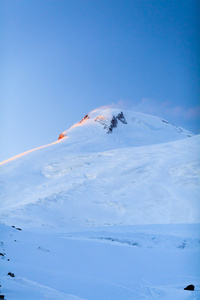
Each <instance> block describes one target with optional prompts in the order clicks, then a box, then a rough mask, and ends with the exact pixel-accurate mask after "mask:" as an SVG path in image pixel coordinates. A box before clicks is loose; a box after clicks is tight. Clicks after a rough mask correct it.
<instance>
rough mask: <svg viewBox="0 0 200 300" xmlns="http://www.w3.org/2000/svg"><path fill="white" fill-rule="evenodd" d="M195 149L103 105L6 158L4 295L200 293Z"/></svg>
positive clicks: (123, 297)
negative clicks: (50, 139)
mask: <svg viewBox="0 0 200 300" xmlns="http://www.w3.org/2000/svg"><path fill="white" fill-rule="evenodd" d="M95 120H96V121H95ZM199 149H200V136H199V135H198V136H193V135H192V134H191V133H189V132H188V131H186V130H184V129H182V128H179V127H178V126H175V125H173V124H170V123H169V122H168V121H166V120H163V119H161V118H156V117H153V116H148V115H145V114H140V113H133V112H129V111H122V110H118V109H111V110H110V109H98V110H95V111H93V112H91V113H89V114H87V115H86V116H85V117H84V118H83V119H82V120H81V121H80V122H79V123H77V124H75V125H74V126H72V127H71V128H70V129H69V130H67V131H66V132H64V133H62V138H60V140H59V141H57V142H55V143H52V144H51V145H47V146H42V147H40V148H38V149H35V150H30V151H28V152H26V153H25V154H21V155H18V156H17V157H15V158H12V159H10V160H8V161H6V162H2V163H1V164H0V285H1V287H0V295H2V297H3V295H5V299H10V300H18V299H20V300H23V299H24V300H26V299H29V300H33V299H34V300H35V299H49V300H52V299H54V300H57V299H71V300H76V299H77V300H78V299H88V300H94V299H95V300H107V299H111V300H128V299H134V300H138V299H174V300H175V299H181V300H182V299H200V284H199V282H200V271H199V270H200V260H199V255H200V235H199V223H200V201H199V199H200V154H199ZM190 284H193V285H194V286H195V289H194V291H186V290H184V288H185V287H186V286H188V285H190Z"/></svg>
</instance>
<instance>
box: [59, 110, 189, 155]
mask: <svg viewBox="0 0 200 300" xmlns="http://www.w3.org/2000/svg"><path fill="white" fill-rule="evenodd" d="M108 135H109V137H108ZM190 136H192V133H191V132H189V131H187V130H185V129H182V128H180V127H178V126H176V125H174V124H171V123H170V122H168V121H166V120H164V119H162V118H158V117H155V116H151V115H147V114H143V113H138V112H133V111H130V110H121V109H117V108H99V109H95V110H93V111H91V112H90V113H88V114H86V115H85V116H84V117H83V119H82V120H81V121H80V122H78V123H76V124H74V125H73V126H72V127H71V128H70V129H68V130H66V131H64V132H62V133H61V134H60V135H59V138H58V139H59V140H60V139H62V138H65V137H67V138H69V139H67V141H66V142H67V143H70V141H72V140H73V143H75V144H76V143H77V141H78V145H80V140H84V146H86V144H87V145H89V144H91V143H92V147H94V148H97V149H98V145H100V144H101V148H102V147H103V150H110V149H115V148H121V147H129V146H144V145H151V144H158V143H163V142H169V141H174V140H178V139H183V138H186V137H190ZM103 145H104V146H103ZM99 150H101V149H99Z"/></svg>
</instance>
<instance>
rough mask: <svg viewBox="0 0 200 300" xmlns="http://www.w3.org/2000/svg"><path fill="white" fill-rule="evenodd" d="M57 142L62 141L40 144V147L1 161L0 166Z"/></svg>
mask: <svg viewBox="0 0 200 300" xmlns="http://www.w3.org/2000/svg"><path fill="white" fill-rule="evenodd" d="M57 143H60V140H58V141H55V142H53V143H51V144H48V145H44V146H40V147H38V148H34V149H31V150H28V151H26V152H23V153H21V154H18V155H16V156H14V157H11V158H9V159H6V160H4V161H2V162H0V166H1V165H3V164H5V163H7V162H9V161H12V160H14V159H16V158H19V157H22V156H24V155H26V154H28V153H31V152H33V151H35V150H39V149H42V148H45V147H48V146H51V145H54V144H57Z"/></svg>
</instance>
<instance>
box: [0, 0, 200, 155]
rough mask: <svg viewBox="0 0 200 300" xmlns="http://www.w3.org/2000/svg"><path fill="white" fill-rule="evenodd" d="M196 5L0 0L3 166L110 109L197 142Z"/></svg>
mask: <svg viewBox="0 0 200 300" xmlns="http://www.w3.org/2000/svg"><path fill="white" fill-rule="evenodd" d="M199 9H200V2H199V1H198V0H190V1H188V0H180V1H179V0H172V1H171V0H159V1H158V0H145V1H144V0H37V1H35V0H28V1H27V0H0V35H1V44H0V54H1V60H0V83H1V89H0V101H1V102H0V139H1V147H0V161H2V160H4V159H7V158H10V157H12V156H14V155H17V154H19V153H21V152H24V151H27V150H30V149H32V148H35V147H38V146H41V145H44V144H48V143H51V142H53V141H55V140H56V139H57V138H58V135H59V133H61V132H62V131H64V130H66V129H68V128H69V127H70V126H71V125H73V124H74V123H75V122H77V121H79V120H80V119H81V118H82V117H83V116H84V115H85V114H86V113H88V112H89V111H91V110H93V109H95V108H97V107H99V106H103V105H110V104H111V103H115V104H119V105H121V106H122V107H125V108H131V109H134V110H136V111H140V112H145V113H150V114H154V115H157V116H160V117H163V118H165V119H167V120H169V121H171V122H173V123H176V124H177V125H179V126H182V127H184V128H186V129H189V130H191V131H193V132H194V133H200V125H199V120H200V84H199V83H200V82H199V75H200V74H199V66H200V63H199V58H200V56H199V53H200V43H199V39H200V32H199V27H200V26H199V21H198V18H199V13H198V12H199Z"/></svg>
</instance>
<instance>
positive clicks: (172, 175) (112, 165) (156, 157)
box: [0, 136, 200, 226]
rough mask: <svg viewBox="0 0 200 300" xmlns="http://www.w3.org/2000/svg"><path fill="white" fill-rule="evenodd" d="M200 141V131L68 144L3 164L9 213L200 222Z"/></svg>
mask: <svg viewBox="0 0 200 300" xmlns="http://www.w3.org/2000/svg"><path fill="white" fill-rule="evenodd" d="M199 148H200V136H195V137H191V138H187V139H184V140H181V141H178V142H177V141H176V142H171V143H165V144H159V145H152V146H146V147H129V148H123V149H116V150H112V151H103V152H102V151H100V152H88V153H87V152H83V153H79V154H77V153H75V154H73V153H71V152H66V148H65V147H64V146H63V144H61V143H60V144H56V145H54V146H53V147H52V148H43V149H41V150H40V152H39V151H36V152H32V153H30V154H29V155H26V156H25V157H22V158H20V159H17V160H15V161H12V162H10V163H7V164H4V165H2V166H1V179H0V180H1V185H2V188H1V191H2V195H1V204H0V205H1V219H2V220H6V222H9V224H11V223H12V222H13V221H12V220H15V221H17V222H19V224H21V223H22V225H23V223H24V222H26V226H33V224H34V226H41V224H44V223H46V224H47V225H48V226H51V224H52V222H53V226H56V224H57V225H58V226H66V225H67V226H69V225H70V224H71V225H72V224H73V225H80V224H81V225H89V224H90V225H105V224H110V225H114V224H154V223H162V224H163V223H198V222H199V221H200V202H199V194H200V175H199V174H200V167H199V165H200V164H199ZM33 162H34V163H33ZM22 208H23V210H22Z"/></svg>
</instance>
